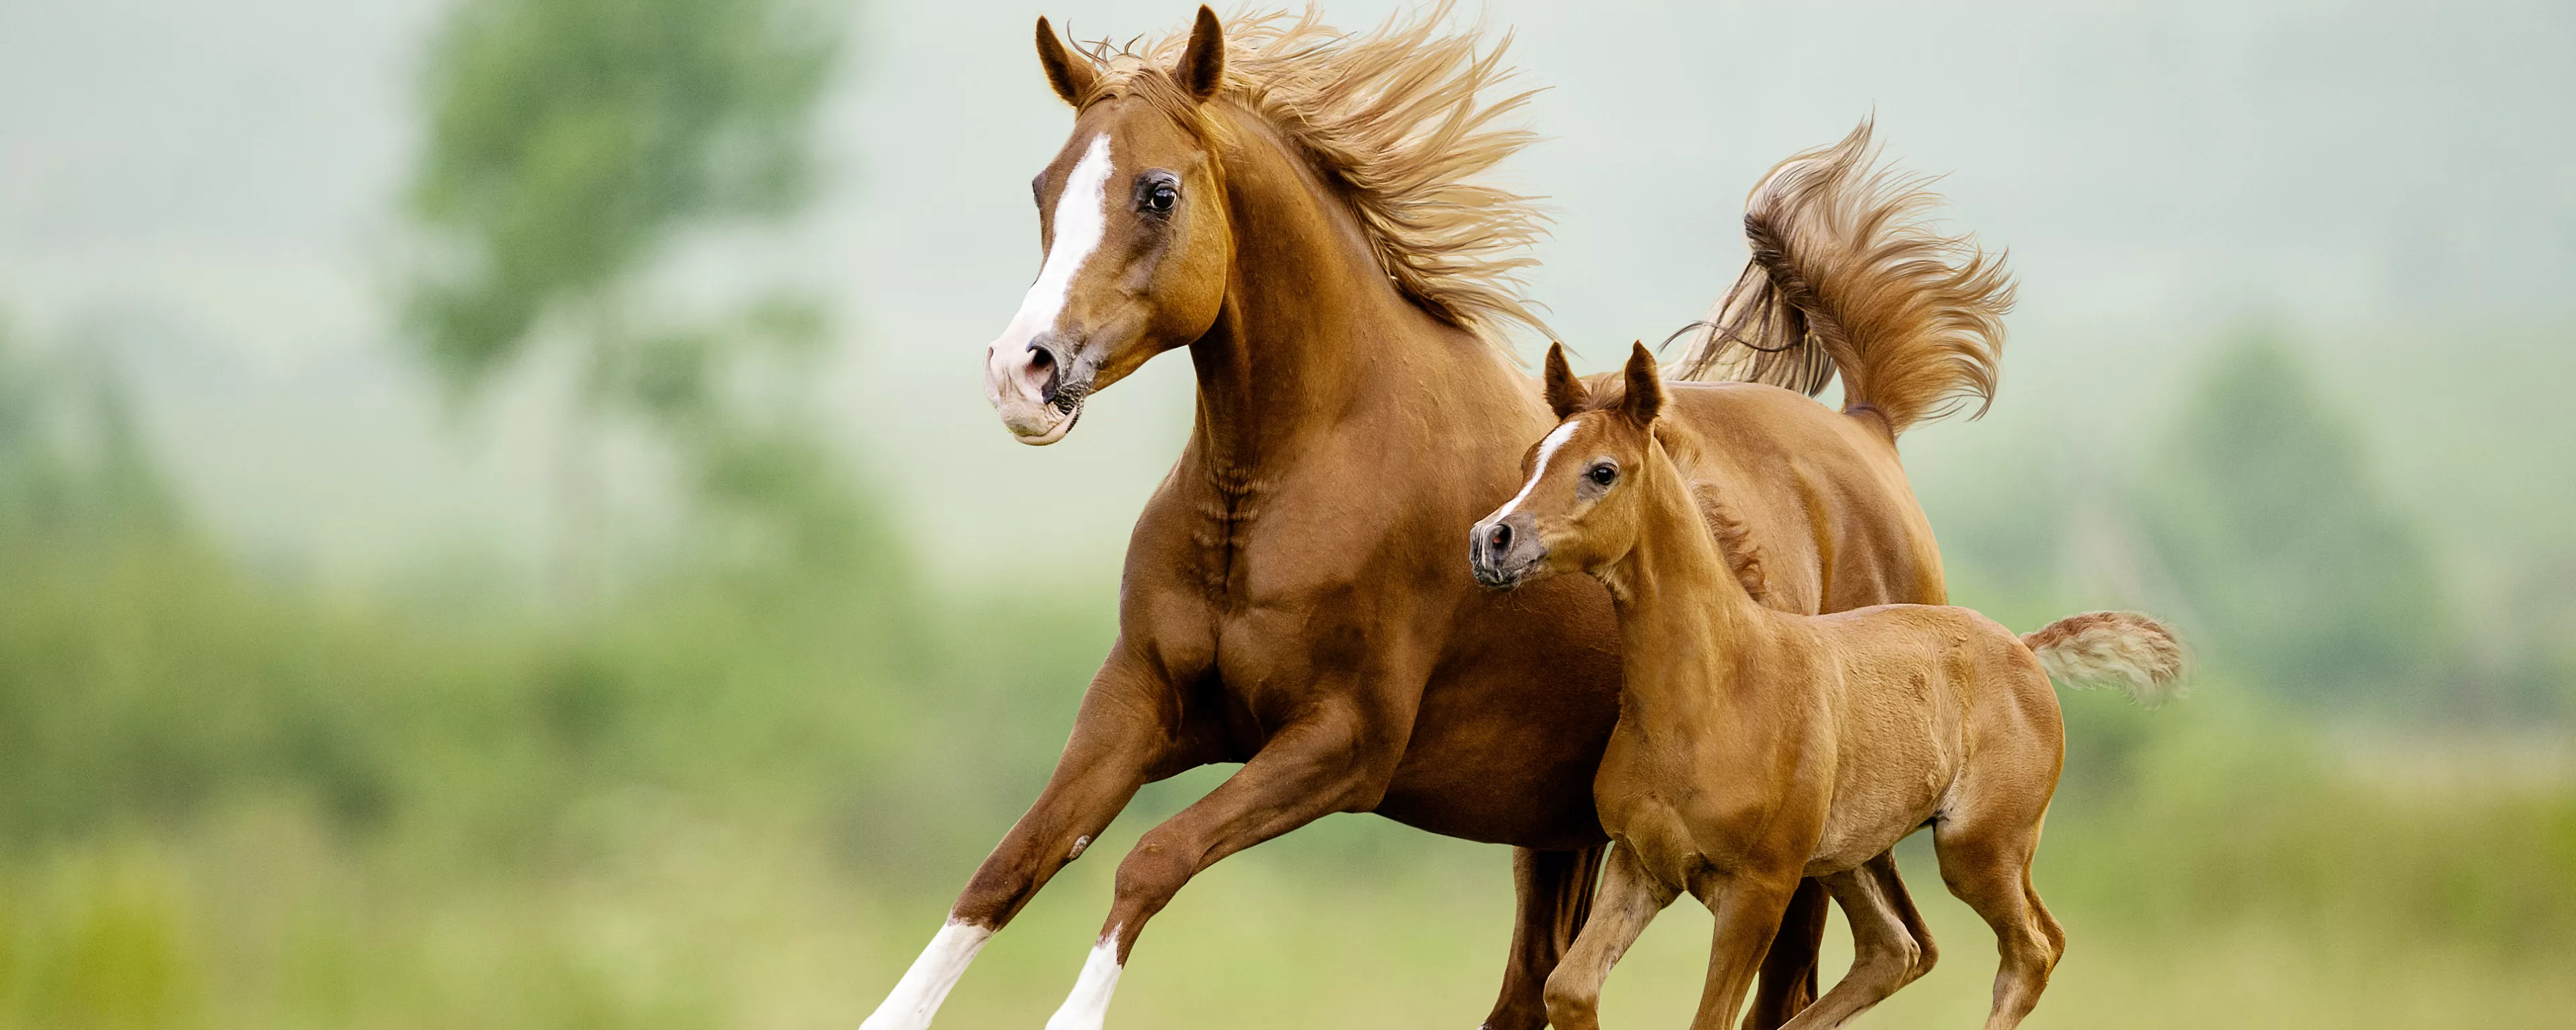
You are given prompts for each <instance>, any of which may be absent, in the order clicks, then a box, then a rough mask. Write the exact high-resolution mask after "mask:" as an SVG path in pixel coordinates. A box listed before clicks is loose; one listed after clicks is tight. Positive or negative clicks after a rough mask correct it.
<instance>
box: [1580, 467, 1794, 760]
mask: <svg viewBox="0 0 2576 1030" xmlns="http://www.w3.org/2000/svg"><path fill="white" fill-rule="evenodd" d="M1645 466H1646V467H1645V468H1643V469H1640V470H1639V471H1641V472H1643V473H1645V474H1644V475H1642V476H1638V477H1637V479H1636V483H1635V485H1636V487H1637V491H1638V492H1637V504H1638V506H1639V510H1638V528H1637V540H1636V544H1635V546H1633V547H1631V548H1630V549H1629V551H1628V554H1627V555H1626V556H1625V557H1623V558H1621V559H1620V560H1618V561H1617V562H1614V563H1612V564H1611V565H1610V566H1608V567H1606V568H1603V569H1601V570H1599V571H1598V572H1597V573H1596V576H1597V578H1599V579H1600V580H1601V582H1602V585H1604V586H1606V587H1608V588H1609V590H1610V598H1611V603H1612V604H1613V605H1615V606H1616V607H1617V608H1618V611H1619V646H1620V654H1621V656H1622V659H1623V660H1624V661H1625V662H1626V665H1627V667H1626V669H1625V670H1624V672H1625V676H1624V679H1625V683H1626V685H1625V688H1624V689H1625V691H1626V701H1625V704H1626V706H1627V708H1628V709H1629V710H1630V711H1634V712H1636V713H1638V714H1640V715H1641V716H1643V717H1645V718H1647V719H1648V720H1650V722H1651V721H1659V720H1662V719H1667V718H1672V719H1680V720H1684V721H1688V722H1696V721H1697V720H1698V718H1699V716H1700V714H1701V713H1703V712H1705V711H1706V710H1707V709H1708V707H1709V706H1710V705H1711V704H1712V703H1715V702H1718V701H1722V700H1726V699H1729V698H1732V697H1733V696H1734V695H1735V694H1736V692H1737V691H1738V690H1739V689H1740V688H1741V685H1742V683H1743V679H1744V677H1743V676H1742V675H1741V671H1742V669H1743V667H1744V665H1745V664H1746V662H1748V661H1749V659H1750V656H1751V654H1752V652H1753V651H1754V650H1755V649H1756V648H1758V646H1759V644H1760V642H1761V641H1762V640H1763V639H1765V638H1766V634H1767V633H1768V631H1769V626H1768V624H1767V623H1766V621H1765V616H1764V612H1763V609H1762V606H1761V603H1760V602H1757V601H1755V600H1754V599H1753V595H1751V594H1749V593H1746V592H1745V590H1744V584H1743V583H1742V582H1741V581H1739V580H1737V579H1736V578H1735V573H1734V570H1732V569H1730V568H1729V567H1728V566H1727V564H1726V557H1725V555H1723V554H1721V553H1719V551H1718V548H1717V541H1716V540H1715V539H1714V538H1713V537H1712V536H1711V534H1710V533H1709V530H1708V524H1707V522H1706V521H1705V520H1704V518H1703V516H1702V515H1701V514H1700V510H1699V504H1698V502H1697V500H1696V499H1695V498H1693V497H1692V496H1691V493H1690V487H1689V486H1688V484H1687V482H1686V481H1685V479H1684V477H1683V476H1682V473H1681V470H1680V469H1679V468H1677V467H1675V466H1674V465H1673V463H1672V460H1671V459H1670V458H1669V457H1667V456H1665V454H1664V453H1663V447H1662V445H1660V444H1658V445H1655V447H1654V449H1653V451H1652V452H1651V453H1650V454H1649V455H1648V456H1647V460H1646V462H1645ZM1649 729H1650V730H1651V726H1650V727H1649Z"/></svg>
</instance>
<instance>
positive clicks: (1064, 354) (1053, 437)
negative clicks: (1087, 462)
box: [984, 333, 1098, 444]
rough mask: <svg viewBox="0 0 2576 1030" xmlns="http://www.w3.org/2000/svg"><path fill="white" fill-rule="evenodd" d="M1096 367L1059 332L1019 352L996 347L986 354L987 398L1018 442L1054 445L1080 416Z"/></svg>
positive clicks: (1022, 348) (1024, 346)
mask: <svg viewBox="0 0 2576 1030" xmlns="http://www.w3.org/2000/svg"><path fill="white" fill-rule="evenodd" d="M1095 364H1096V363H1095V362H1093V361H1090V360H1088V359H1086V358H1084V357H1083V356H1081V355H1080V354H1079V353H1077V352H1076V349H1075V348H1073V347H1071V346H1069V345H1068V341H1067V340H1065V338H1064V337H1063V336H1062V335H1060V334H1057V333H1042V334H1039V336H1038V338H1037V339H1034V340H1031V341H1029V342H1028V343H1027V344H1025V345H1023V346H1021V347H1020V348H1018V349H1016V350H1013V349H1009V348H1005V347H1003V346H1002V345H1000V344H995V345H993V346H991V347H988V348H986V349H985V353H984V389H985V394H986V396H987V397H988V398H989V399H991V401H992V402H993V410H994V411H995V412H996V413H999V414H1000V415H1001V416H1002V424H1003V425H1004V426H1005V427H1007V428H1009V429H1010V431H1011V435H1013V436H1015V437H1018V438H1019V440H1020V442H1022V443H1032V444H1048V443H1054V442H1055V441H1057V440H1059V439H1062V438H1063V436H1064V434H1065V433H1066V432H1069V431H1071V430H1072V429H1073V423H1074V421H1075V420H1076V419H1078V418H1080V417H1081V415H1082V401H1083V398H1085V397H1088V396H1090V394H1091V384H1092V379H1093V376H1094V375H1095V374H1096V373H1097V371H1098V369H1097V368H1096V367H1095Z"/></svg>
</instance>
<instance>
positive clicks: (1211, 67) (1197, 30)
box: [1172, 4, 1225, 103]
mask: <svg viewBox="0 0 2576 1030" xmlns="http://www.w3.org/2000/svg"><path fill="white" fill-rule="evenodd" d="M1172 78H1173V80H1174V81H1177V82H1179V83H1180V84H1181V88H1182V89H1185V90H1188V91H1189V94H1190V96H1192V97H1195V98H1197V99H1198V101H1199V102H1200V103H1206V102H1207V100H1208V98H1209V97H1213V96H1215V95H1216V89H1217V87H1218V86H1222V85H1224V84H1225V25H1224V24H1223V23H1220V22H1218V21H1217V19H1216V12H1215V11H1211V10H1208V7H1207V5H1206V4H1200V5H1199V20H1198V23H1197V24H1194V25H1192V26H1190V45H1189V46H1188V47H1187V48H1184V49H1183V50H1182V51H1181V63H1179V64H1176V65H1173V66H1172Z"/></svg>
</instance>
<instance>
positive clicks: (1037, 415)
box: [993, 401, 1082, 447]
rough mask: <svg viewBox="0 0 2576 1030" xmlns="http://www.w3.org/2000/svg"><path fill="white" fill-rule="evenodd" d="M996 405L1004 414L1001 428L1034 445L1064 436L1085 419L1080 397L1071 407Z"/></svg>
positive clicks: (1014, 436) (1051, 441) (1019, 439)
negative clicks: (1074, 425)
mask: <svg viewBox="0 0 2576 1030" xmlns="http://www.w3.org/2000/svg"><path fill="white" fill-rule="evenodd" d="M993 409H994V411H995V412H996V413H998V414H1000V415H1001V416H1002V428H1004V429H1008V430H1010V431H1011V439H1014V440H1018V441H1019V442H1021V443H1024V444H1027V445H1029V446H1031V447H1044V446H1046V445H1048V444H1051V443H1054V442H1056V441H1058V440H1062V439H1064V438H1065V434H1068V433H1071V432H1073V424H1074V423H1076V422H1080V421H1082V404H1081V402H1079V401H1077V402H1075V403H1074V405H1073V407H1072V408H1071V409H1065V408H1058V407H1056V406H1055V405H1053V404H1013V405H1004V404H995V405H994V406H993Z"/></svg>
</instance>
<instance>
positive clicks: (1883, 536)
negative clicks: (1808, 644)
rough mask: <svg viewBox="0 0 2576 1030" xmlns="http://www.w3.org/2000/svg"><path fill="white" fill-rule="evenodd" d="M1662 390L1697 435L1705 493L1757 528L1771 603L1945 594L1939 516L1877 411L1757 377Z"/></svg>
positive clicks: (1751, 530) (1798, 607) (1930, 598)
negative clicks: (1919, 493)
mask: <svg viewBox="0 0 2576 1030" xmlns="http://www.w3.org/2000/svg"><path fill="white" fill-rule="evenodd" d="M1665 389H1666V390H1667V391H1668V396H1669V398H1670V400H1669V401H1668V402H1667V407H1666V409H1665V415H1666V417H1667V418H1674V419H1677V420H1680V421H1681V422H1682V423H1683V424H1684V425H1686V426H1687V427H1688V428H1689V429H1690V430H1691V431H1692V432H1693V433H1695V434H1696V435H1697V436H1698V437H1699V439H1700V451H1701V453H1700V457H1699V461H1698V463H1697V465H1696V466H1695V467H1694V468H1693V469H1692V478H1693V479H1694V480H1695V481H1697V483H1698V485H1699V486H1700V490H1701V494H1702V497H1703V499H1704V500H1714V501H1715V503H1716V504H1717V505H1719V506H1720V507H1721V508H1722V509H1723V511H1724V512H1725V513H1726V514H1727V515H1728V516H1731V517H1732V518H1733V519H1735V520H1737V521H1739V522H1741V523H1742V524H1743V525H1744V527H1745V529H1746V530H1747V531H1748V532H1746V533H1745V534H1743V536H1742V539H1743V540H1744V541H1746V542H1748V544H1749V546H1750V547H1752V548H1753V549H1754V550H1755V551H1756V552H1757V558H1758V560H1759V562H1760V564H1761V569H1762V572H1761V576H1762V580H1763V586H1764V588H1765V590H1764V596H1763V602H1764V603H1765V604H1768V605H1770V606H1771V607H1774V608H1778V609H1781V610H1783V611H1794V612H1806V613H1810V614H1812V613H1816V612H1831V611H1843V610H1847V609H1851V608H1859V607H1864V606H1867V605H1873V604H1891V603H1908V604H1940V603H1942V602H1944V601H1946V600H1947V599H1948V594H1947V591H1946V589H1945V588H1944V587H1943V584H1942V579H1941V557H1940V550H1939V548H1938V546H1937V545H1936V544H1935V543H1934V542H1933V539H1932V526H1931V523H1930V522H1928V521H1926V520H1925V519H1924V517H1923V510H1922V508H1921V506H1920V505H1918V504H1917V503H1916V502H1915V500H1914V491H1913V488H1912V487H1910V486H1908V485H1907V484H1906V481H1905V469H1904V466H1903V465H1902V464H1900V463H1899V462H1898V461H1897V456H1896V445H1895V443H1894V442H1893V441H1891V440H1889V439H1888V438H1887V436H1886V434H1885V432H1884V431H1883V430H1882V429H1881V428H1880V426H1879V423H1877V422H1876V421H1875V420H1871V419H1867V418H1855V417H1853V416H1849V415H1845V414H1843V413H1841V412H1838V411H1835V410H1833V409H1831V408H1828V407H1826V406H1824V405H1823V404H1820V403H1818V402H1816V401H1815V400H1814V399H1812V398H1809V397H1806V396H1803V395H1801V394H1798V393H1794V392H1791V391H1789V390H1783V389H1781V388H1779V387H1776V386H1765V385H1762V384H1758V383H1670V384H1667V385H1666V387H1665ZM1828 560H1830V562H1831V564H1830V565H1827V564H1826V563H1827V562H1828Z"/></svg>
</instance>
